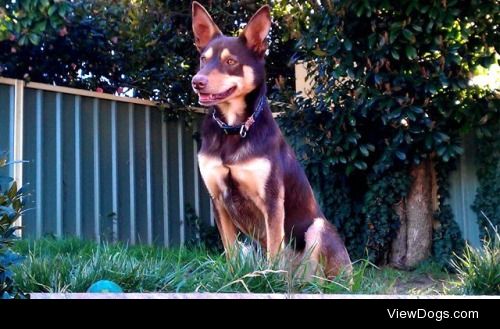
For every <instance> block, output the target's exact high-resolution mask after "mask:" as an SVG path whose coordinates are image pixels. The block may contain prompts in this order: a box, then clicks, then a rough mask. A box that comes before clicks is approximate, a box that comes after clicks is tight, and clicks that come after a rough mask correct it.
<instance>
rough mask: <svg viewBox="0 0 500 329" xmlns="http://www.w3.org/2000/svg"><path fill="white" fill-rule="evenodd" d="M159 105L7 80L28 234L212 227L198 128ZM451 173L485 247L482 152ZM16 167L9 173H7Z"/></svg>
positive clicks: (173, 239) (2, 102)
mask: <svg viewBox="0 0 500 329" xmlns="http://www.w3.org/2000/svg"><path fill="white" fill-rule="evenodd" d="M154 106H155V104H154V103H153V102H149V101H144V100H139V99H132V98H125V97H117V96H112V95H108V94H102V93H95V92H89V91H83V90H78V89H72V88H64V87H55V86H50V85H45V84H39V83H28V84H26V85H25V84H24V82H23V81H20V80H12V79H5V78H0V151H3V150H5V151H8V153H9V155H10V157H9V158H10V159H11V160H12V159H15V160H25V161H27V162H26V163H23V164H16V165H14V166H10V167H9V168H8V169H6V168H0V174H6V173H8V174H10V175H11V176H13V177H15V178H16V180H17V181H18V182H20V183H21V184H22V183H25V185H26V184H28V186H27V189H28V191H29V192H30V193H31V197H30V198H29V199H28V207H31V208H33V209H32V210H30V211H28V212H26V213H25V215H24V216H23V218H22V221H23V225H24V226H25V229H24V231H23V234H24V235H25V236H28V237H41V236H43V235H47V234H51V235H55V236H64V235H74V236H78V237H83V238H87V239H95V240H97V241H99V240H101V239H107V240H112V241H116V240H121V241H128V242H130V243H139V242H142V243H150V244H151V243H157V244H162V245H166V246H169V245H180V244H183V243H184V242H185V241H186V240H187V239H189V238H190V237H191V236H192V234H193V233H192V232H190V231H189V225H188V223H186V217H185V215H186V207H187V206H188V205H190V206H192V207H193V209H194V210H195V211H196V214H198V216H199V217H200V220H201V221H203V222H205V223H207V224H210V225H213V224H214V223H213V212H212V209H211V206H210V200H209V196H208V194H207V192H206V190H205V186H204V184H203V183H202V181H201V179H200V175H199V172H198V165H197V162H196V152H197V148H198V145H197V143H196V141H195V139H194V138H193V134H194V133H195V132H196V131H197V130H198V129H199V126H200V123H201V119H202V116H203V114H202V113H198V114H196V115H195V119H194V124H193V126H192V128H186V127H185V126H184V124H183V122H182V120H179V121H176V122H165V121H164V120H163V118H162V114H161V113H160V112H159V111H158V110H157V109H155V108H154ZM467 141H468V140H466V143H465V145H464V148H465V154H464V155H463V156H462V159H461V161H460V162H459V166H458V170H457V171H456V172H454V173H452V175H451V176H450V180H451V187H452V188H451V198H450V204H451V206H452V209H453V212H454V214H455V218H456V220H457V222H458V224H459V226H460V228H461V230H462V233H463V235H464V238H466V239H468V240H469V241H470V242H471V243H472V244H473V245H479V233H478V227H477V221H476V215H475V214H474V213H473V212H472V211H471V209H470V205H471V204H472V202H473V200H474V197H475V193H476V188H477V178H476V165H475V163H474V161H473V159H474V151H475V150H474V145H473V143H470V141H469V142H467ZM5 170H9V172H1V171H5Z"/></svg>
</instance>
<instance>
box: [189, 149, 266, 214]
mask: <svg viewBox="0 0 500 329" xmlns="http://www.w3.org/2000/svg"><path fill="white" fill-rule="evenodd" d="M198 163H199V166H200V172H201V176H202V178H203V181H204V182H205V185H206V187H207V189H208V191H209V193H210V195H211V197H212V199H214V200H215V202H223V203H224V204H223V205H224V207H225V208H226V209H227V211H228V212H229V214H230V215H231V217H232V218H233V219H234V220H239V219H238V217H241V219H242V220H243V219H250V218H254V217H255V213H256V212H258V211H259V210H260V211H261V212H262V206H263V204H265V199H266V184H267V182H268V180H269V176H270V174H271V162H270V161H269V160H268V159H266V158H253V159H250V160H245V161H241V162H238V163H231V164H228V163H224V162H223V161H222V159H221V158H220V157H214V156H207V155H203V154H199V155H198Z"/></svg>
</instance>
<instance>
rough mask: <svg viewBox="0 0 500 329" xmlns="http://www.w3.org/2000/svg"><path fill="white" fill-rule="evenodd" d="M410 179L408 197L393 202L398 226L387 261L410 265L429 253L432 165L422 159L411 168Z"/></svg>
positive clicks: (424, 257)
mask: <svg viewBox="0 0 500 329" xmlns="http://www.w3.org/2000/svg"><path fill="white" fill-rule="evenodd" d="M410 174H411V176H412V178H413V182H412V185H411V188H410V191H409V193H408V197H407V198H406V200H404V202H401V204H398V205H395V211H396V213H397V214H398V215H399V217H400V219H401V226H400V229H399V231H398V234H397V236H396V238H395V239H394V241H393V243H392V246H391V247H392V250H391V255H390V263H391V265H392V266H394V267H397V268H404V269H411V268H414V267H415V266H417V265H418V264H419V263H420V262H421V261H423V260H425V259H427V258H428V257H429V256H430V254H431V247H432V223H433V208H434V206H435V205H434V202H435V201H434V198H433V194H434V193H433V192H434V188H433V167H432V162H431V160H425V161H424V162H422V163H421V164H420V165H418V166H415V167H413V168H412V169H411V173H410Z"/></svg>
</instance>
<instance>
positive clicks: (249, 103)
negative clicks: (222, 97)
mask: <svg viewBox="0 0 500 329" xmlns="http://www.w3.org/2000/svg"><path fill="white" fill-rule="evenodd" d="M265 95H266V86H265V83H263V84H262V85H260V86H259V87H257V88H255V89H254V90H253V91H252V92H251V93H249V94H247V95H243V96H240V97H236V98H233V99H230V100H228V101H227V102H224V103H220V104H217V106H216V108H217V110H218V112H219V113H220V114H221V115H222V117H223V121H224V122H225V123H227V124H228V125H230V126H235V125H239V124H242V123H245V121H246V120H247V119H248V118H249V117H250V116H251V115H252V113H253V112H254V111H255V107H256V106H257V101H258V100H259V98H260V96H265Z"/></svg>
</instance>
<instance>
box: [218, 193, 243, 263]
mask: <svg viewBox="0 0 500 329" xmlns="http://www.w3.org/2000/svg"><path fill="white" fill-rule="evenodd" d="M212 204H213V207H214V215H215V222H216V223H217V228H218V229H219V234H220V237H221V240H222V245H223V246H224V251H225V252H226V257H227V258H230V257H231V254H232V253H233V252H234V248H236V246H235V244H236V240H237V238H238V229H237V228H236V226H235V225H234V224H233V222H232V221H231V218H230V217H229V214H228V213H227V210H226V209H225V208H224V204H223V203H222V201H220V200H217V199H214V200H212Z"/></svg>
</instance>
